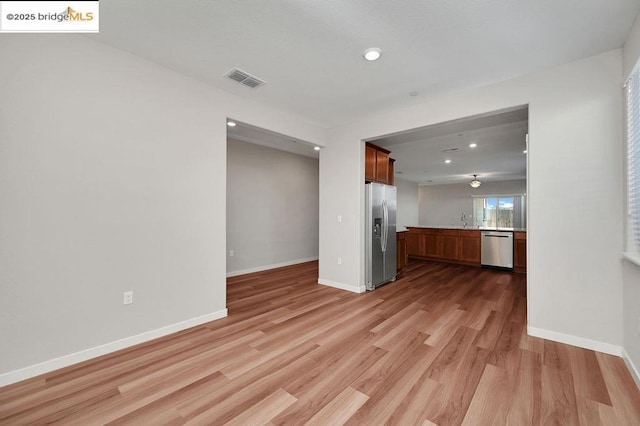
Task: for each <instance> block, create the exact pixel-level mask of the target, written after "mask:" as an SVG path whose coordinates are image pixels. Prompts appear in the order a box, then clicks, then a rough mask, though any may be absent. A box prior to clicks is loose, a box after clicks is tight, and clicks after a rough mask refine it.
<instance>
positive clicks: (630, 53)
mask: <svg viewBox="0 0 640 426" xmlns="http://www.w3.org/2000/svg"><path fill="white" fill-rule="evenodd" d="M623 55H624V78H625V79H626V78H627V77H628V76H629V74H630V73H631V71H632V70H633V67H634V66H635V64H636V63H637V62H638V61H639V60H640V15H638V17H636V21H635V23H634V25H633V27H632V28H631V33H630V34H629V38H628V39H627V41H626V43H625V45H624V48H623ZM625 158H626V157H625ZM625 183H626V181H625ZM625 189H626V186H625ZM625 194H626V191H625ZM626 211H627V208H626V204H625V210H624V212H626ZM623 221H624V222H625V226H626V231H627V232H626V235H627V241H626V244H625V246H624V250H626V251H627V252H635V253H634V254H635V258H636V259H640V255H639V254H638V253H637V248H636V247H634V243H633V237H632V227H631V222H630V221H629V220H628V216H627V215H626V214H624V216H623ZM622 279H623V300H624V307H623V309H624V318H623V321H624V326H623V330H624V349H625V351H626V356H627V361H628V363H629V364H630V365H631V366H632V369H633V371H634V373H635V378H636V380H637V381H638V385H639V386H640V303H638V301H640V265H638V264H637V263H633V262H631V261H629V260H625V261H624V263H623V274H622Z"/></svg>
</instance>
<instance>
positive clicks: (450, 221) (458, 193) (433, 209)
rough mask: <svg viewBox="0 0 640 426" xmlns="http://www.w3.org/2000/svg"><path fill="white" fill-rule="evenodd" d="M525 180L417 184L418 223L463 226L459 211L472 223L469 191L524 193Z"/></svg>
mask: <svg viewBox="0 0 640 426" xmlns="http://www.w3.org/2000/svg"><path fill="white" fill-rule="evenodd" d="M526 189H527V181H526V180H508V181H502V182H483V183H482V185H480V187H479V188H471V187H470V186H469V184H466V183H457V184H449V185H420V190H419V221H420V222H419V223H420V225H421V226H450V225H454V226H462V225H463V222H462V220H461V218H462V213H464V214H465V215H466V217H467V218H468V219H467V223H468V224H469V225H470V226H475V225H476V223H475V221H474V220H472V218H473V201H472V198H471V196H472V195H514V194H525V193H526V192H527V191H526Z"/></svg>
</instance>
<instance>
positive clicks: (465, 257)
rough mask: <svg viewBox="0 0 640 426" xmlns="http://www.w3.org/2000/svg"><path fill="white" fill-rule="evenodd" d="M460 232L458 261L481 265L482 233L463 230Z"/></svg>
mask: <svg viewBox="0 0 640 426" xmlns="http://www.w3.org/2000/svg"><path fill="white" fill-rule="evenodd" d="M458 232H459V235H460V237H459V239H458V242H459V245H460V250H459V251H458V259H459V260H460V261H461V262H468V263H473V264H476V263H477V264H480V253H481V251H480V231H466V230H461V231H458Z"/></svg>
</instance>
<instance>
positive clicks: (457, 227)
mask: <svg viewBox="0 0 640 426" xmlns="http://www.w3.org/2000/svg"><path fill="white" fill-rule="evenodd" d="M401 228H425V229H465V230H471V231H514V232H527V229H526V228H486V227H482V226H480V227H478V226H455V225H440V226H433V225H429V226H422V225H407V226H406V227H400V226H398V227H397V229H398V230H397V232H401V230H400V229H401ZM403 230H404V229H403Z"/></svg>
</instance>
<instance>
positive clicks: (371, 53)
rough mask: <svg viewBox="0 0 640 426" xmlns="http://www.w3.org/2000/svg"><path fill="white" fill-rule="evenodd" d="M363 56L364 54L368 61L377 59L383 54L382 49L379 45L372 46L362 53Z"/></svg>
mask: <svg viewBox="0 0 640 426" xmlns="http://www.w3.org/2000/svg"><path fill="white" fill-rule="evenodd" d="M362 56H364V58H365V59H366V60H367V61H377V60H378V59H379V58H380V56H382V49H380V48H378V47H371V48H369V49H367V50H365V51H364V52H363V53H362Z"/></svg>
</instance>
